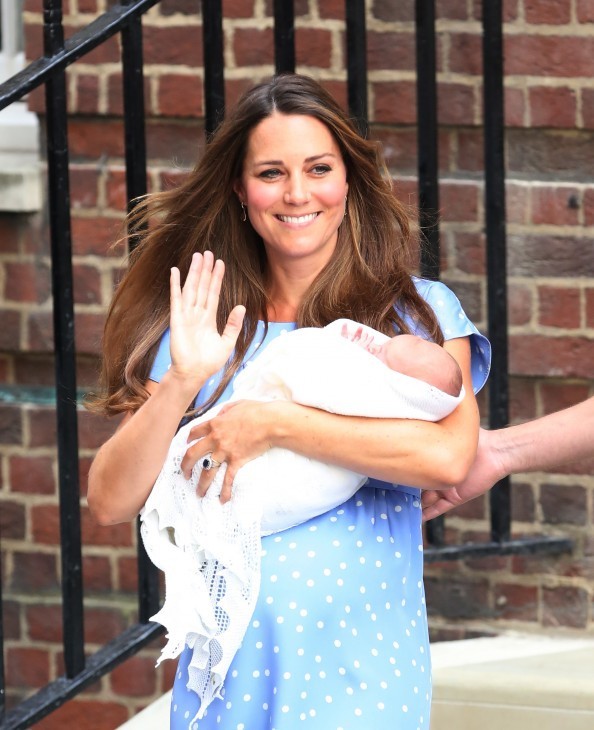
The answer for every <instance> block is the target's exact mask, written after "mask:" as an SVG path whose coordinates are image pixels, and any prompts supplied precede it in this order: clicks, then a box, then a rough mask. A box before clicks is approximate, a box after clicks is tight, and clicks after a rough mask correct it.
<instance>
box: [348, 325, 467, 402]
mask: <svg viewBox="0 0 594 730" xmlns="http://www.w3.org/2000/svg"><path fill="white" fill-rule="evenodd" d="M340 334H341V335H342V336H343V337H345V338H346V339H347V340H350V341H351V342H354V343H355V344H357V345H359V346H360V347H362V348H363V349H364V350H366V351H367V352H369V353H371V354H372V355H375V357H377V358H378V359H379V360H381V362H383V363H384V364H385V365H387V366H388V367H389V368H390V370H394V371H396V372H399V373H402V375H408V376H409V377H411V378H416V379H417V380H422V381H423V382H425V383H428V384H429V385H432V386H433V387H434V388H437V389H438V390H441V391H443V392H444V393H448V394H449V395H453V396H456V397H457V396H459V395H460V391H461V390H462V371H461V370H460V366H459V365H458V363H457V362H456V361H455V360H454V358H453V357H452V356H451V355H450V354H449V352H447V351H446V350H444V349H443V347H440V346H439V345H438V344H437V343H435V342H431V341H430V340H424V339H423V338H422V337H418V336H417V335H396V336H395V337H392V338H391V339H389V340H386V341H385V342H383V343H382V344H376V342H375V339H374V337H373V335H372V334H371V333H370V332H369V331H368V330H364V329H363V327H361V326H358V327H353V326H352V325H350V324H349V323H348V322H345V323H344V324H343V325H342V329H341V332H340Z"/></svg>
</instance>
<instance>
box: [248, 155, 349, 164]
mask: <svg viewBox="0 0 594 730" xmlns="http://www.w3.org/2000/svg"><path fill="white" fill-rule="evenodd" d="M324 157H333V158H336V155H335V154H334V153H333V152H322V154H321V155H312V156H311V157H306V158H305V160H304V162H315V161H316V160H321V159H322V158H324ZM283 164H284V162H283V161H282V160H262V161H261V162H254V165H255V166H256V167H258V166H260V165H283Z"/></svg>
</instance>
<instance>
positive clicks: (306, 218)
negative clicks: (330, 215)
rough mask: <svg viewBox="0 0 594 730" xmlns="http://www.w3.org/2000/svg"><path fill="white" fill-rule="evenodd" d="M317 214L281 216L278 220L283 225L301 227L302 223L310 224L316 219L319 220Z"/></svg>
mask: <svg viewBox="0 0 594 730" xmlns="http://www.w3.org/2000/svg"><path fill="white" fill-rule="evenodd" d="M317 215H318V214H317V213H309V214H308V215H300V216H294V215H279V216H278V218H279V220H281V221H282V222H283V223H291V224H293V225H299V224H300V223H309V222H310V221H313V220H314V218H317Z"/></svg>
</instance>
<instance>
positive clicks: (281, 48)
mask: <svg viewBox="0 0 594 730" xmlns="http://www.w3.org/2000/svg"><path fill="white" fill-rule="evenodd" d="M274 59H275V68H276V73H277V74H281V73H293V72H294V71H295V8H294V0H274Z"/></svg>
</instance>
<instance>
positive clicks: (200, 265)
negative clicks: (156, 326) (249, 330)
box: [170, 251, 245, 386]
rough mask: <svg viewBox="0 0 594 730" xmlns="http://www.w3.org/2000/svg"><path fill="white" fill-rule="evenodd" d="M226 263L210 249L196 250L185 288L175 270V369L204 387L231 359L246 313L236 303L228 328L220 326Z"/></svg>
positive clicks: (172, 352) (172, 332)
mask: <svg viewBox="0 0 594 730" xmlns="http://www.w3.org/2000/svg"><path fill="white" fill-rule="evenodd" d="M224 273H225V265H224V264H223V262H222V261H221V260H218V261H216V262H215V260H214V256H213V254H212V253H211V252H210V251H205V252H204V255H202V254H199V253H195V254H194V255H193V256H192V263H191V264H190V269H189V271H188V275H187V277H186V280H185V282H184V285H183V287H182V286H181V283H180V272H179V269H178V268H177V267H173V268H172V269H171V323H170V326H171V342H170V349H171V369H172V370H173V372H174V373H175V374H177V375H178V376H181V377H183V378H189V379H195V380H196V381H197V382H198V383H199V384H200V386H201V385H202V383H203V382H204V381H205V380H207V379H208V378H209V377H210V376H211V375H213V374H214V373H216V372H217V371H218V370H220V369H221V368H222V367H223V365H224V364H225V363H226V362H227V360H228V359H229V357H230V355H231V352H232V351H233V348H234V347H235V343H236V341H237V337H238V335H239V332H240V331H241V326H242V324H243V318H244V316H245V307H244V306H242V305H238V306H236V307H235V308H234V309H233V310H232V311H231V313H230V314H229V317H228V319H227V323H226V326H225V329H224V330H223V333H222V334H219V332H218V329H217V309H218V306H219V295H220V292H221V284H222V281H223V276H224Z"/></svg>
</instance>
